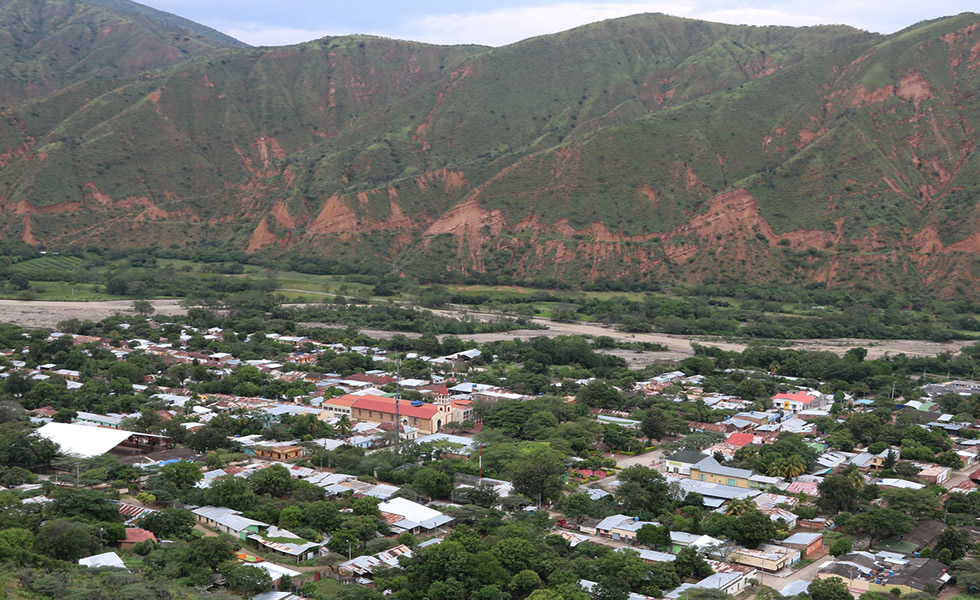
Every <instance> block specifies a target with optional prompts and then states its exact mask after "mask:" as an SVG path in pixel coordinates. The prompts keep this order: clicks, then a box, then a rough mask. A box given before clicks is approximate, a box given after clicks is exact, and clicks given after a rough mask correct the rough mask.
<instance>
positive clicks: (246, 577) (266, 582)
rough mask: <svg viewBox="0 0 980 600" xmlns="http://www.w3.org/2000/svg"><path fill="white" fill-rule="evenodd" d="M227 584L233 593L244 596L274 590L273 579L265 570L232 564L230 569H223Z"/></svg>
mask: <svg viewBox="0 0 980 600" xmlns="http://www.w3.org/2000/svg"><path fill="white" fill-rule="evenodd" d="M222 575H224V577H225V582H226V583H227V584H228V587H229V588H231V590H232V591H234V592H238V593H239V594H242V595H243V596H252V595H254V594H261V593H263V592H268V591H269V590H271V589H272V577H271V576H269V572H268V571H266V570H265V569H260V568H258V567H252V566H249V565H240V564H237V563H230V564H229V566H228V567H226V568H224V569H222Z"/></svg>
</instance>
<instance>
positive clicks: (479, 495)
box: [463, 481, 500, 508]
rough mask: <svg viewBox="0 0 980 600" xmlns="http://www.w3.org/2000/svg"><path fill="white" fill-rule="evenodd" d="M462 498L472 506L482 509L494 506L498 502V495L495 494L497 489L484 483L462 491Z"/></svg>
mask: <svg viewBox="0 0 980 600" xmlns="http://www.w3.org/2000/svg"><path fill="white" fill-rule="evenodd" d="M463 496H464V497H465V498H466V499H468V500H469V501H470V502H472V503H473V504H476V505H477V506H482V507H484V508H490V507H491V506H496V505H497V503H498V502H499V501H500V494H498V493H497V489H496V488H495V487H493V484H491V483H488V482H486V481H484V482H483V483H481V484H480V485H477V486H475V487H471V488H466V489H465V490H464V491H463Z"/></svg>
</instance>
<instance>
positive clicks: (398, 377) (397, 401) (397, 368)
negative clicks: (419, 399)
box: [395, 358, 402, 454]
mask: <svg viewBox="0 0 980 600" xmlns="http://www.w3.org/2000/svg"><path fill="white" fill-rule="evenodd" d="M401 374H402V359H400V358H396V359H395V454H398V453H399V450H400V449H401V428H402V417H401V412H400V410H399V404H400V403H401V395H402V394H401V381H402V377H401Z"/></svg>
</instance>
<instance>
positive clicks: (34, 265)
mask: <svg viewBox="0 0 980 600" xmlns="http://www.w3.org/2000/svg"><path fill="white" fill-rule="evenodd" d="M81 264H82V259H80V258H77V257H74V256H42V257H41V258H32V259H31V260H25V261H24V262H21V263H17V264H15V265H13V266H11V270H12V271H14V272H16V273H21V274H23V275H24V276H26V277H27V278H28V279H44V278H45V276H50V275H61V274H64V273H70V272H71V271H74V270H76V269H78V268H79V267H80V266H81Z"/></svg>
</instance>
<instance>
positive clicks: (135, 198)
mask: <svg viewBox="0 0 980 600" xmlns="http://www.w3.org/2000/svg"><path fill="white" fill-rule="evenodd" d="M978 20H980V18H978V17H977V15H975V14H963V15H959V16H956V17H950V18H945V19H941V20H936V21H931V22H928V23H926V24H925V25H921V26H919V27H913V28H909V29H906V30H903V31H902V32H898V33H896V34H892V35H889V36H882V35H879V34H871V33H867V32H862V31H859V30H856V29H854V28H849V27H846V26H821V27H812V28H799V29H797V28H786V27H747V26H732V25H725V24H718V23H704V22H698V21H691V20H687V19H681V18H677V17H668V16H658V15H640V16H634V17H626V18H623V19H616V20H613V21H605V22H601V23H598V24H593V25H590V26H584V27H582V28H577V29H576V30H572V31H570V32H563V33H560V34H554V35H551V36H541V37H538V38H531V39H529V40H524V41H522V42H518V43H517V44H513V45H510V46H505V47H501V48H492V49H488V48H486V47H480V46H468V47H460V46H436V45H426V44H421V43H415V42H401V41H398V40H389V39H386V38H371V37H366V36H352V37H329V38H323V39H321V40H316V41H313V42H307V43H304V44H298V45H294V46H285V47H275V48H247V49H225V48H222V49H219V50H215V51H213V52H210V53H202V54H201V55H199V56H196V57H191V58H189V59H187V60H184V61H180V62H178V63H175V64H173V65H170V66H167V67H166V68H165V69H164V70H163V71H159V72H157V73H150V74H147V75H144V76H143V77H141V78H139V79H138V80H136V81H131V82H128V83H125V84H124V85H121V86H119V87H116V88H113V89H112V90H108V91H106V92H105V93H104V94H102V95H100V96H99V97H98V100H97V101H95V102H92V101H90V102H88V103H86V104H84V105H82V106H80V107H79V108H78V110H74V111H72V110H70V109H61V112H59V110H58V100H59V97H58V94H54V95H51V96H49V97H45V98H40V99H35V100H32V101H30V103H28V105H25V104H22V105H19V106H17V107H15V108H13V109H8V110H7V111H5V112H4V113H3V114H4V119H3V121H4V122H5V123H4V124H2V125H0V227H2V228H3V231H4V235H6V236H9V237H15V236H16V237H20V238H21V239H23V240H25V241H32V242H34V243H44V244H49V245H53V246H57V245H67V244H80V245H93V244H95V245H98V244H100V243H104V241H103V240H106V239H112V240H113V242H114V243H118V244H122V245H130V246H134V247H136V246H139V245H141V244H142V245H147V244H158V245H164V246H170V245H175V246H176V247H177V249H181V248H184V249H185V250H186V251H191V250H193V248H197V247H209V246H213V245H214V244H218V245H220V246H223V247H227V248H229V249H231V250H236V251H244V252H248V253H252V254H257V255H259V256H264V257H267V259H268V260H279V259H288V260H290V261H292V262H297V263H306V264H308V265H311V266H312V267H311V268H316V269H321V270H322V269H340V268H342V269H354V270H371V269H379V268H383V269H388V270H390V271H391V272H394V273H400V274H401V273H403V274H409V275H413V276H417V277H421V278H423V279H428V280H435V281H439V280H451V279H459V278H464V279H473V280H483V281H495V280H505V281H506V280H515V279H517V280H561V281H568V282H573V283H574V282H584V281H588V280H597V279H622V280H626V281H633V282H636V283H639V284H643V282H655V281H662V280H664V279H668V278H669V279H680V280H687V281H720V280H738V281H762V282H764V281H791V282H798V283H800V284H804V285H805V284H819V285H828V286H836V285H843V286H855V285H870V284H872V283H873V284H874V285H881V286H884V287H896V288H902V287H906V288H907V287H913V286H921V285H930V286H933V287H936V288H937V289H938V290H939V291H941V292H943V293H946V294H953V293H960V292H957V289H960V290H967V291H973V290H976V289H977V281H978V277H980V266H978V261H977V254H978V253H980V235H977V232H978V231H980V210H978V208H977V207H978V205H977V201H976V198H977V196H976V191H977V190H976V183H975V181H976V179H977V177H976V175H980V174H978V173H977V170H978V169H980V165H978V164H977V159H976V140H977V138H976V135H975V132H976V125H977V124H976V123H975V121H976V118H974V117H973V115H974V114H977V113H978V112H980V111H976V110H973V109H971V107H976V91H977V89H976V88H977V80H976V75H975V73H976V70H977V68H978V66H977V65H978V64H980V62H978V61H980V59H978V54H980V35H978V32H977V28H978ZM66 89H67V88H66ZM69 93H70V90H69V91H61V94H62V95H66V94H69ZM69 108H70V107H69ZM34 114H37V115H42V116H37V117H35V116H33V115H34ZM47 114H57V115H58V116H57V117H55V118H50V119H48V120H46V119H45V118H43V115H47ZM62 116H63V118H62ZM11 123H16V124H17V125H16V127H14V126H11ZM110 140H111V141H110ZM144 142H145V143H144ZM72 144H74V145H72ZM15 155H16V156H15ZM5 156H6V157H7V158H4V157H5ZM41 157H43V158H41ZM52 181H55V182H57V184H58V185H57V186H55V185H53V184H52ZM317 265H318V266H317Z"/></svg>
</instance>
